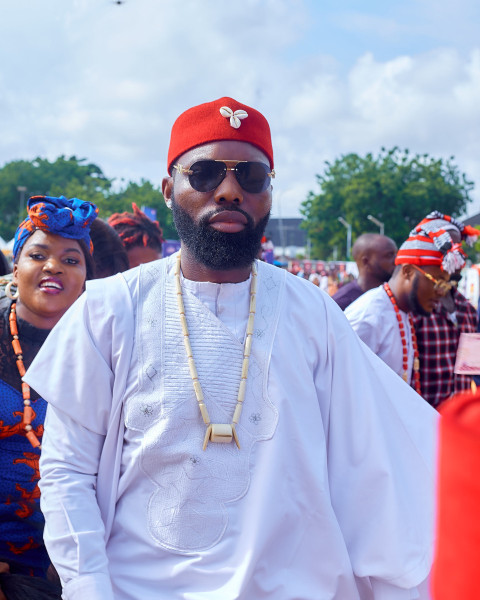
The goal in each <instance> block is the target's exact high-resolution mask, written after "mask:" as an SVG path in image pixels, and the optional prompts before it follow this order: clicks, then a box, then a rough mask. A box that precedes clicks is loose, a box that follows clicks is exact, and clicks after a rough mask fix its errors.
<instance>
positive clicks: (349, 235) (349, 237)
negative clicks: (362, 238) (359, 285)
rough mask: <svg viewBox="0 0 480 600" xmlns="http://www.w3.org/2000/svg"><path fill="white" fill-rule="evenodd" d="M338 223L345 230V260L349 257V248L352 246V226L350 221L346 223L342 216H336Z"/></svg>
mask: <svg viewBox="0 0 480 600" xmlns="http://www.w3.org/2000/svg"><path fill="white" fill-rule="evenodd" d="M338 220H339V221H340V223H341V224H342V225H343V226H344V227H345V229H346V230H347V260H348V259H349V258H350V248H351V247H352V226H351V225H350V223H347V221H345V219H344V218H343V217H338Z"/></svg>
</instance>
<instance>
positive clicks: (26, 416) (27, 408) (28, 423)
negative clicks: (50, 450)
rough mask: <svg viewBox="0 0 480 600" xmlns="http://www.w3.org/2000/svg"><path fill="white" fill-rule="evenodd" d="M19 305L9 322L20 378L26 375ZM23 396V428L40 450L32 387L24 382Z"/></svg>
mask: <svg viewBox="0 0 480 600" xmlns="http://www.w3.org/2000/svg"><path fill="white" fill-rule="evenodd" d="M16 308H17V303H16V302H14V303H13V304H12V306H11V308H10V315H9V316H8V321H9V324H10V333H11V334H12V346H13V351H14V353H15V357H16V360H17V369H18V372H19V374H20V377H23V376H24V375H25V365H24V364H23V353H22V347H21V345H20V340H19V339H18V326H17V311H16ZM22 396H23V426H24V429H25V431H26V434H25V435H26V437H27V439H28V441H29V442H30V443H31V444H32V446H33V447H34V448H38V449H40V448H41V447H42V446H41V444H40V441H39V439H38V438H37V436H36V435H35V432H34V431H33V427H32V417H33V408H32V406H31V401H30V386H29V385H28V383H25V382H23V381H22Z"/></svg>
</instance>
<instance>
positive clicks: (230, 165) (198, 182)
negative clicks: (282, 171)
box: [173, 160, 275, 194]
mask: <svg viewBox="0 0 480 600" xmlns="http://www.w3.org/2000/svg"><path fill="white" fill-rule="evenodd" d="M173 168H174V169H177V171H178V172H179V173H185V175H188V181H189V182H190V185H191V186H192V188H193V189H194V190H196V191H197V192H212V191H213V190H214V189H215V188H217V187H218V186H219V185H220V184H221V183H222V181H223V180H224V179H225V177H226V176H227V171H233V172H234V173H235V178H236V179H237V181H238V183H239V184H240V187H241V188H242V189H243V190H245V191H246V192H248V193H250V194H260V193H262V192H264V191H265V190H266V189H267V188H268V186H269V185H270V182H271V180H272V179H273V178H274V177H275V171H274V170H272V171H270V167H269V166H268V165H266V164H264V163H262V162H255V161H250V160H239V161H237V160H199V161H197V162H195V163H193V165H192V166H191V167H190V168H189V169H187V168H186V167H182V165H173Z"/></svg>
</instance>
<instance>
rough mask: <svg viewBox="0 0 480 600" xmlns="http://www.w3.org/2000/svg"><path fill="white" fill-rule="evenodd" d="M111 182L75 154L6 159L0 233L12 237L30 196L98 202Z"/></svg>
mask: <svg viewBox="0 0 480 600" xmlns="http://www.w3.org/2000/svg"><path fill="white" fill-rule="evenodd" d="M111 183H112V182H111V180H110V179H107V177H105V175H104V174H103V172H102V170H101V169H100V167H98V166H97V165H95V164H93V163H88V162H87V161H86V159H83V158H82V159H78V158H77V157H76V156H71V157H70V158H65V156H59V157H58V158H57V159H56V160H54V161H53V162H50V161H49V160H47V159H45V158H40V157H38V158H35V159H34V160H32V161H26V160H15V161H12V162H9V163H7V164H6V165H4V167H3V168H1V169H0V214H1V215H2V216H1V219H0V235H1V236H2V237H3V238H4V239H11V238H12V237H13V235H14V233H15V230H16V228H17V226H18V224H19V223H20V221H21V220H22V219H24V218H25V216H26V210H25V205H26V199H27V198H28V197H29V196H34V195H37V194H38V195H46V196H60V195H64V196H67V197H68V198H72V197H78V198H81V199H82V200H90V201H92V202H95V203H98V202H99V201H101V200H102V199H103V198H104V197H105V196H106V195H107V194H108V191H109V189H110V187H111ZM19 187H21V188H26V190H25V191H20V190H19V189H18V188H19ZM22 201H23V205H22Z"/></svg>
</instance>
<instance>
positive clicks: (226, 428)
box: [203, 423, 240, 450]
mask: <svg viewBox="0 0 480 600" xmlns="http://www.w3.org/2000/svg"><path fill="white" fill-rule="evenodd" d="M233 439H234V440H235V443H236V444H237V447H238V448H239V449H240V443H239V441H238V436H237V432H236V430H235V425H233V424H232V425H228V424H226V423H214V424H210V425H209V426H208V427H207V431H206V432H205V437H204V439H203V449H204V450H205V448H206V447H207V446H208V442H215V443H216V444H229V443H230V442H231V441H232V440H233Z"/></svg>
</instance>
